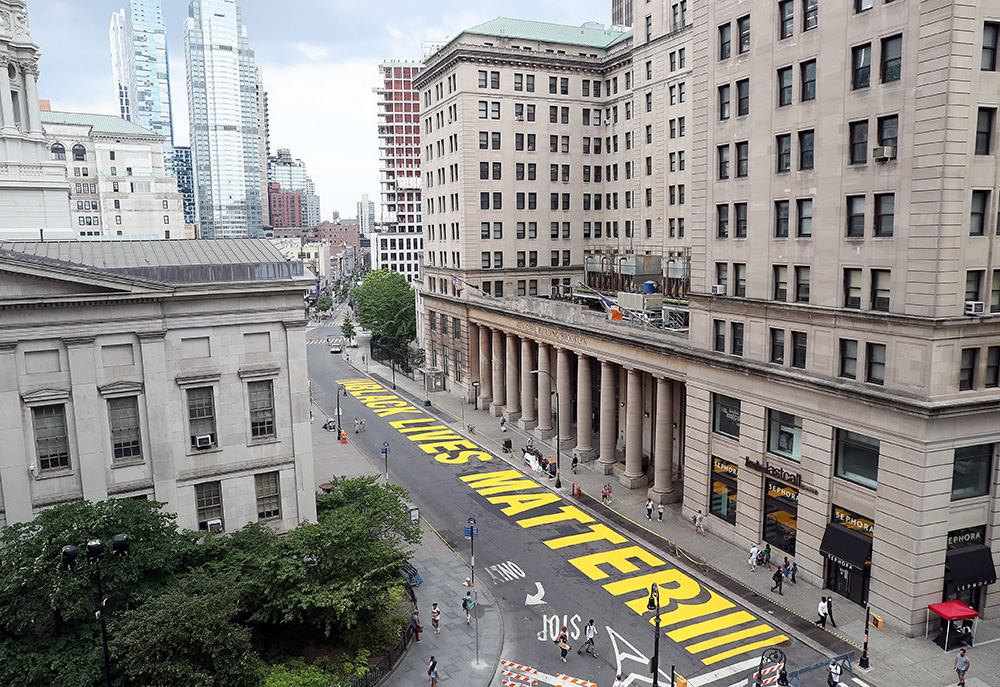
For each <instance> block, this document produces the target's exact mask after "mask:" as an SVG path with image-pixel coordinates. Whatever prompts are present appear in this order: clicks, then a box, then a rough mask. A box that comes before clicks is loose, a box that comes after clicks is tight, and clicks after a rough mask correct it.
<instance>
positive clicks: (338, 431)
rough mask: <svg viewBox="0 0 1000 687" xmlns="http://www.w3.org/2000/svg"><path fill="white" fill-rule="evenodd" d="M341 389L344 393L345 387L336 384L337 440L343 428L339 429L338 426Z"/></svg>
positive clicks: (345, 391)
mask: <svg viewBox="0 0 1000 687" xmlns="http://www.w3.org/2000/svg"><path fill="white" fill-rule="evenodd" d="M341 391H343V392H344V393H345V394H346V393H347V387H345V386H344V385H343V384H338V385H337V440H338V441H339V440H340V433H341V432H342V431H343V429H341V427H340V392H341Z"/></svg>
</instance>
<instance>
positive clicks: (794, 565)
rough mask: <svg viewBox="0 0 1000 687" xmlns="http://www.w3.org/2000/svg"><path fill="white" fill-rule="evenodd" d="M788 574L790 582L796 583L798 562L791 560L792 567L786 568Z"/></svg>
mask: <svg viewBox="0 0 1000 687" xmlns="http://www.w3.org/2000/svg"><path fill="white" fill-rule="evenodd" d="M788 574H789V578H788V579H790V580H791V581H792V584H796V582H795V576H796V575H798V574H799V564H798V563H796V562H795V561H792V567H791V568H789V569H788Z"/></svg>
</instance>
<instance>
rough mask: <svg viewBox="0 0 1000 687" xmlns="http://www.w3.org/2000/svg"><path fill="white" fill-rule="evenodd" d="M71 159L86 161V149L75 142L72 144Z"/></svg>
mask: <svg viewBox="0 0 1000 687" xmlns="http://www.w3.org/2000/svg"><path fill="white" fill-rule="evenodd" d="M73 161H74V162H86V161H87V149H86V148H84V147H83V146H82V145H80V144H79V143H77V144H76V145H75V146H73Z"/></svg>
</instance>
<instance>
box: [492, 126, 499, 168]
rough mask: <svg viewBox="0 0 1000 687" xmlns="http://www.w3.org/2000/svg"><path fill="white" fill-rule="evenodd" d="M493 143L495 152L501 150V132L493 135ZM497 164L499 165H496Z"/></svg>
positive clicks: (495, 132)
mask: <svg viewBox="0 0 1000 687" xmlns="http://www.w3.org/2000/svg"><path fill="white" fill-rule="evenodd" d="M490 138H491V142H492V148H493V150H500V132H499V131H494V132H493V134H492V135H491V137H490ZM494 164H497V163H494Z"/></svg>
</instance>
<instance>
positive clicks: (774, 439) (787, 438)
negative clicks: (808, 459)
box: [767, 410, 802, 463]
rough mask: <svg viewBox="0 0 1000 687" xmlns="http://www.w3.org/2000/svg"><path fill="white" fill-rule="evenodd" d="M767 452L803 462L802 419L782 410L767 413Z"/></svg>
mask: <svg viewBox="0 0 1000 687" xmlns="http://www.w3.org/2000/svg"><path fill="white" fill-rule="evenodd" d="M767 418H768V422H767V450H768V451H770V452H771V453H775V454H777V455H779V456H782V457H784V458H788V459H789V460H794V461H795V462H796V463H801V462H802V418H800V417H795V416H794V415H790V414H789V413H783V412H781V411H780V410H768V411H767Z"/></svg>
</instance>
